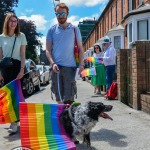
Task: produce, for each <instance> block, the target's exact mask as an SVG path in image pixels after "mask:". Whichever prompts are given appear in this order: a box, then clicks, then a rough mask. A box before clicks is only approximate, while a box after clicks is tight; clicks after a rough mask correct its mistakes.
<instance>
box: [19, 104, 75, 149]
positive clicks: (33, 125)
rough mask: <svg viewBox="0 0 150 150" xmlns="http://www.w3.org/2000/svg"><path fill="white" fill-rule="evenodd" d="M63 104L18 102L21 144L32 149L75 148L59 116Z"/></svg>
mask: <svg viewBox="0 0 150 150" xmlns="http://www.w3.org/2000/svg"><path fill="white" fill-rule="evenodd" d="M64 108H65V105H63V104H62V105H58V104H32V103H28V104H27V103H20V133H21V143H22V146H25V147H28V148H31V149H33V150H44V149H45V150H76V146H75V144H74V143H73V142H72V141H71V139H70V138H69V137H68V136H67V135H66V133H65V130H64V128H63V127H62V124H61V123H60V121H59V116H60V114H61V112H62V111H63V110H64Z"/></svg>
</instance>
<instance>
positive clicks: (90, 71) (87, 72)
mask: <svg viewBox="0 0 150 150" xmlns="http://www.w3.org/2000/svg"><path fill="white" fill-rule="evenodd" d="M81 75H82V77H86V76H95V75H96V69H95V67H92V68H88V69H84V70H83V71H82V72H81Z"/></svg>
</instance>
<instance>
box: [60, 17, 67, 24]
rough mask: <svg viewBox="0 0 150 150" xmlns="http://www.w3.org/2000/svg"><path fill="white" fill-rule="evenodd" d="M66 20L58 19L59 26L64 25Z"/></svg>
mask: <svg viewBox="0 0 150 150" xmlns="http://www.w3.org/2000/svg"><path fill="white" fill-rule="evenodd" d="M66 20H67V18H63V19H58V22H59V23H60V24H64V23H65V22H66Z"/></svg>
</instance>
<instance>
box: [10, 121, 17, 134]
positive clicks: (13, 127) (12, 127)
mask: <svg viewBox="0 0 150 150" xmlns="http://www.w3.org/2000/svg"><path fill="white" fill-rule="evenodd" d="M17 130H18V125H17V122H13V123H11V124H10V127H9V129H8V132H9V133H16V132H17Z"/></svg>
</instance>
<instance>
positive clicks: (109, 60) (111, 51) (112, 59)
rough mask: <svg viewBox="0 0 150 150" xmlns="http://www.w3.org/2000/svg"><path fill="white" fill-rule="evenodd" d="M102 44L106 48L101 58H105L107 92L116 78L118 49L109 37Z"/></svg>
mask: <svg viewBox="0 0 150 150" xmlns="http://www.w3.org/2000/svg"><path fill="white" fill-rule="evenodd" d="M102 45H103V47H104V48H105V53H104V57H103V58H101V60H103V62H104V65H105V68H106V81H107V86H106V93H107V92H108V90H109V88H110V86H111V84H112V82H113V79H114V73H115V68H116V50H115V48H114V47H113V46H112V45H111V41H110V39H109V38H105V39H104V40H103V42H102Z"/></svg>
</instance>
